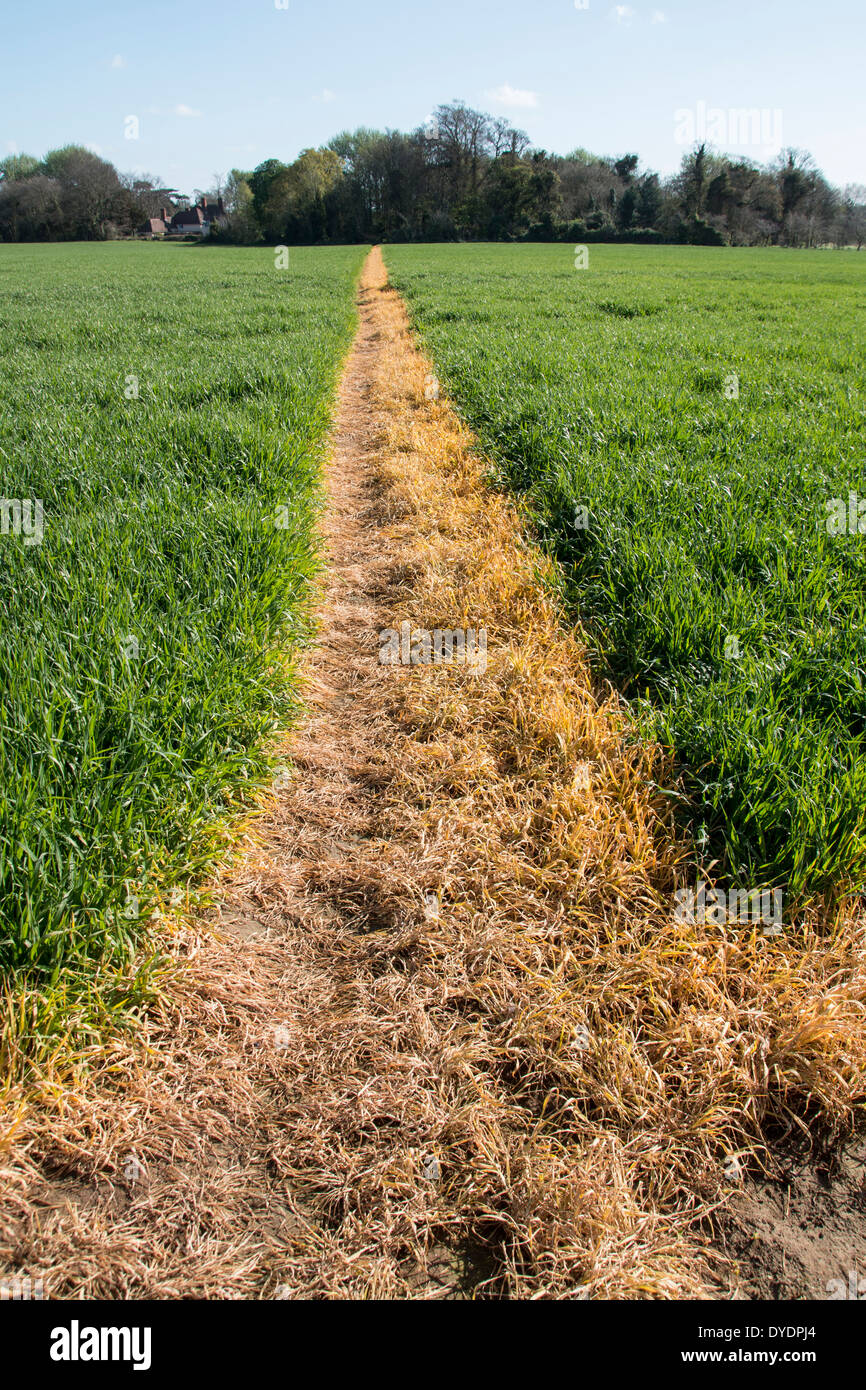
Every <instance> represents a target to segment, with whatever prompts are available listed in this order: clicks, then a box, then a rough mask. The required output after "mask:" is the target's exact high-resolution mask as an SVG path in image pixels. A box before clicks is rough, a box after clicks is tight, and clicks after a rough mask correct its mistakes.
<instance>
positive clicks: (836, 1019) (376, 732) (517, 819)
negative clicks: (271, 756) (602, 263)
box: [0, 252, 866, 1298]
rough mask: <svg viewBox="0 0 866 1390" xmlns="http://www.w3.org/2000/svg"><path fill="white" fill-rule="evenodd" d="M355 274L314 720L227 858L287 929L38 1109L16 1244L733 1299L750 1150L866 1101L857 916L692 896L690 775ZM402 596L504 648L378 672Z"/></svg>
mask: <svg viewBox="0 0 866 1390" xmlns="http://www.w3.org/2000/svg"><path fill="white" fill-rule="evenodd" d="M361 302H362V314H363V322H362V331H361V335H360V339H359V343H358V347H357V350H356V353H355V355H354V357H353V359H352V362H351V363H350V366H349V369H348V372H347V376H346V379H345V382H344V389H343V395H342V401H341V407H340V417H339V432H338V435H337V447H336V453H335V460H334V464H333V466H332V471H331V480H330V487H331V495H332V506H331V510H330V513H329V516H328V518H327V521H326V526H327V535H328V541H329V546H330V550H331V555H332V569H331V572H330V577H329V580H328V589H327V592H326V594H325V595H324V597H323V606H322V625H323V626H322V646H321V649H320V651H319V652H318V654H317V655H316V656H315V658H314V659H313V662H312V664H311V667H310V700H311V706H312V715H311V719H310V721H309V723H308V725H307V726H306V727H305V728H304V729H303V730H301V731H300V732H299V734H298V735H297V737H296V739H295V741H294V745H293V749H292V757H293V759H294V763H295V767H296V773H295V777H294V780H293V782H292V785H291V786H290V788H289V790H288V792H287V793H286V795H285V796H284V797H283V798H282V800H281V802H280V805H279V806H278V807H276V808H271V810H270V811H269V812H268V813H267V815H266V816H265V817H264V818H263V819H261V820H260V821H259V823H258V824H257V826H256V832H255V838H254V839H251V840H250V842H249V844H248V846H247V852H246V854H245V857H244V859H243V861H242V862H241V864H240V866H239V867H237V868H236V869H235V870H234V871H233V872H232V874H231V875H228V876H227V877H226V880H225V882H224V885H223V887H222V893H223V898H224V918H226V917H227V916H228V910H229V909H231V912H232V914H233V917H232V921H233V922H234V928H233V929H237V928H238V926H240V927H242V928H244V929H245V931H246V930H247V929H249V931H253V930H254V928H255V924H261V927H262V931H261V933H260V934H259V935H252V936H249V935H248V934H247V935H246V936H244V938H243V939H240V938H239V937H238V936H237V934H235V935H234V936H231V937H229V938H228V939H225V938H224V939H223V940H213V939H211V938H208V937H206V936H204V937H199V938H192V937H190V938H184V939H183V940H182V941H181V942H179V943H178V950H179V956H180V957H182V960H183V968H182V969H181V970H179V972H178V976H177V978H176V980H175V982H174V984H173V986H172V988H171V989H170V990H169V992H168V993H167V995H166V998H165V1000H164V1001H163V1002H162V1004H161V1005H160V1007H159V1008H158V1009H156V1010H155V1011H154V1012H153V1014H152V1017H151V1020H150V1024H149V1037H148V1041H149V1047H150V1052H149V1054H147V1053H144V1052H142V1051H140V1050H139V1051H135V1052H133V1051H132V1050H131V1049H129V1050H127V1053H126V1054H125V1055H124V1056H120V1055H118V1057H116V1058H115V1059H114V1063H113V1065H114V1070H113V1071H112V1072H109V1071H108V1068H107V1067H106V1068H104V1069H103V1071H102V1073H101V1075H99V1076H97V1077H96V1078H95V1079H94V1081H93V1083H92V1084H91V1085H90V1086H89V1087H88V1088H87V1089H86V1090H85V1091H81V1092H76V1093H73V1094H69V1095H66V1096H65V1097H64V1098H63V1106H62V1110H61V1112H60V1117H59V1118H58V1117H57V1114H56V1113H55V1114H54V1115H53V1116H52V1115H51V1114H49V1112H48V1111H47V1110H46V1111H42V1112H40V1113H35V1112H34V1113H31V1114H29V1115H28V1116H26V1117H25V1119H24V1120H23V1122H22V1124H21V1126H20V1128H19V1130H18V1132H17V1133H16V1135H15V1137H14V1138H10V1139H9V1142H8V1145H7V1149H8V1155H9V1157H8V1163H7V1172H6V1176H7V1181H8V1183H9V1188H8V1194H7V1202H6V1204H5V1216H4V1223H3V1227H2V1233H0V1236H2V1239H0V1249H5V1252H6V1254H5V1259H6V1263H7V1266H8V1267H9V1268H10V1269H11V1268H13V1267H14V1268H20V1269H22V1270H27V1271H28V1272H30V1273H38V1272H43V1273H45V1274H46V1278H47V1279H48V1280H49V1282H50V1283H51V1285H52V1291H56V1292H58V1293H61V1294H63V1293H67V1294H68V1293H71V1292H80V1293H84V1294H85V1295H86V1296H103V1297H124V1296H127V1297H128V1296H135V1297H140V1296H147V1295H150V1296H157V1297H172V1296H177V1294H178V1292H180V1293H185V1294H186V1295H187V1296H189V1295H192V1296H197V1295H200V1296H211V1297H213V1296H234V1297H258V1296H272V1295H273V1293H274V1290H275V1288H276V1287H277V1286H282V1287H283V1290H284V1292H285V1294H286V1295H287V1296H290V1297H296V1296H320V1297H341V1296H346V1297H370V1296H384V1297H407V1296H417V1297H426V1298H432V1297H440V1296H454V1295H457V1294H459V1293H460V1292H467V1291H470V1292H474V1293H476V1294H482V1295H483V1294H487V1295H492V1296H497V1295H498V1296H503V1295H505V1296H512V1297H514V1296H527V1297H569V1296H571V1297H574V1296H576V1295H579V1296H589V1297H612V1298H671V1297H675V1298H684V1297H707V1296H713V1295H718V1294H719V1293H720V1292H723V1291H724V1290H725V1289H726V1287H727V1278H728V1276H727V1272H726V1270H725V1267H724V1265H723V1262H721V1261H720V1260H719V1259H718V1258H716V1257H715V1256H714V1255H713V1252H712V1249H711V1248H710V1247H709V1246H708V1245H707V1242H706V1238H705V1236H704V1234H703V1233H702V1231H703V1228H702V1225H701V1221H700V1218H701V1215H702V1213H706V1212H707V1211H708V1210H709V1209H711V1208H712V1207H713V1205H714V1204H717V1203H718V1202H720V1201H721V1200H723V1198H724V1196H725V1193H726V1192H728V1191H729V1190H730V1188H731V1183H730V1181H729V1180H728V1178H726V1176H725V1173H724V1164H725V1160H726V1158H727V1157H728V1156H730V1155H732V1154H737V1155H739V1156H741V1157H747V1158H748V1157H750V1156H751V1157H753V1158H754V1159H755V1160H756V1161H760V1159H761V1155H762V1153H763V1152H764V1146H765V1145H766V1144H767V1143H768V1136H770V1135H776V1134H778V1133H780V1132H782V1131H784V1130H785V1129H786V1128H792V1127H793V1128H794V1129H796V1130H798V1131H802V1132H806V1133H809V1134H813V1135H821V1136H822V1137H825V1138H831V1137H833V1136H838V1135H841V1134H844V1133H845V1132H847V1130H848V1129H849V1128H850V1127H851V1125H852V1123H853V1119H854V1115H855V1110H856V1107H857V1106H858V1105H859V1104H860V1103H862V1098H863V1081H862V1078H863V1063H864V1029H863V1018H864V1003H866V970H864V931H863V921H862V919H861V918H860V917H858V916H856V915H854V914H853V912H850V911H849V913H848V915H847V916H841V915H840V916H839V917H838V919H837V920H835V921H833V922H821V921H818V920H817V919H815V920H810V921H806V922H802V923H800V924H798V925H797V927H796V928H792V929H788V930H786V934H785V936H784V937H783V938H780V939H768V938H766V937H762V936H760V935H759V934H756V933H755V932H752V931H750V930H747V929H745V928H742V927H715V926H699V925H695V926H688V925H685V924H682V923H679V922H677V921H675V919H674V916H673V913H672V909H671V894H672V889H673V887H674V884H675V882H676V880H677V874H678V873H679V872H680V871H681V869H682V866H683V864H684V861H685V858H686V855H687V851H688V846H687V845H685V844H684V843H683V842H682V841H681V840H680V839H679V838H678V836H677V834H676V833H675V830H674V827H673V826H672V824H671V822H670V817H669V811H668V807H669V805H670V802H669V800H668V799H666V798H665V797H664V796H663V795H661V794H660V793H659V791H658V790H657V788H658V787H659V786H664V785H665V784H668V785H670V783H671V781H672V778H673V771H672V769H671V768H670V766H667V765H666V764H665V762H664V759H663V758H662V757H661V755H660V753H659V752H658V750H654V749H651V748H646V747H643V746H640V745H636V744H634V743H633V742H631V741H630V739H629V729H628V725H627V722H626V719H625V716H624V713H623V710H622V708H621V706H620V704H619V702H618V700H617V699H616V698H615V696H614V695H613V694H612V693H611V694H607V695H604V694H601V693H599V691H598V689H597V687H596V685H595V684H594V681H593V678H592V676H591V673H590V671H589V668H588V666H587V661H586V653H585V650H584V648H583V647H582V645H581V644H580V642H579V640H578V638H577V637H576V636H575V635H574V634H572V633H570V632H569V631H568V630H567V628H566V627H565V626H564V625H563V624H562V622H561V620H560V614H559V613H558V612H557V608H556V603H555V600H554V598H553V587H552V585H551V584H550V583H549V575H548V574H547V573H546V570H545V566H544V563H543V562H542V561H541V560H540V558H539V556H538V554H537V553H536V552H535V551H533V550H532V549H531V548H530V547H529V546H528V545H527V544H526V543H525V542H524V540H523V538H522V534H521V527H520V523H519V518H518V516H517V514H516V512H515V510H514V508H513V506H512V505H511V504H510V503H509V502H508V501H507V500H505V499H503V498H502V497H499V496H497V495H494V494H491V493H490V492H489V491H488V490H487V489H486V488H485V486H484V481H483V478H484V467H483V463H482V461H481V460H480V459H479V458H478V457H477V456H476V455H475V453H474V452H473V448H472V441H471V439H470V438H469V437H468V436H467V434H466V433H465V431H464V430H463V429H462V428H461V426H460V424H459V422H458V421H457V419H456V417H455V416H454V414H453V412H452V411H451V409H450V408H449V406H448V405H447V403H445V402H440V401H428V400H426V399H425V381H426V378H427V376H428V374H429V373H430V365H429V363H428V362H426V361H425V360H424V358H423V357H422V356H421V355H420V354H419V353H418V352H417V351H416V350H415V348H414V345H413V343H412V340H411V336H410V334H409V332H408V328H407V323H406V318H405V312H404V309H403V305H402V303H401V301H400V300H399V298H398V297H397V296H396V295H395V294H394V293H393V292H391V291H390V290H388V289H386V288H384V269H383V266H382V262H381V258H380V256H379V254H378V252H374V253H373V254H372V255H371V258H370V260H369V262H368V265H367V269H366V272H365V281H364V286H363V289H362V293H361ZM404 619H407V620H409V621H410V622H411V623H412V624H413V625H417V626H419V627H422V628H425V629H428V630H431V629H434V628H436V627H445V628H455V627H461V626H463V627H479V626H484V627H486V629H487V634H488V664H487V669H486V672H485V673H483V674H473V673H472V672H470V671H468V670H467V669H465V668H462V667H459V666H413V667H381V666H379V665H378V662H377V650H378V642H377V639H376V633H377V632H378V631H379V630H380V629H381V628H385V627H397V626H398V625H399V623H400V622H401V621H402V620H404ZM265 929H267V932H268V935H267V937H265V935H264V932H265ZM276 1029H280V1030H282V1031H279V1032H275V1030H276ZM130 1152H135V1153H136V1154H137V1155H138V1156H139V1157H140V1158H141V1159H142V1160H143V1161H144V1163H145V1164H146V1167H147V1172H148V1177H147V1180H146V1182H144V1183H142V1184H137V1185H135V1186H134V1187H133V1188H131V1189H130V1187H129V1185H127V1186H126V1187H125V1186H124V1184H123V1181H122V1177H121V1176H120V1173H121V1170H122V1158H123V1155H125V1154H128V1153H130ZM100 1185H101V1186H100ZM100 1193H102V1195H100ZM91 1216H92V1219H91Z"/></svg>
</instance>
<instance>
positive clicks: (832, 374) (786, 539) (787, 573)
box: [386, 245, 866, 901]
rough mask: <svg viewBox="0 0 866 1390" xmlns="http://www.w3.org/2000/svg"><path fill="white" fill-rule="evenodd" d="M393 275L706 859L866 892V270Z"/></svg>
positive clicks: (741, 256)
mask: <svg viewBox="0 0 866 1390" xmlns="http://www.w3.org/2000/svg"><path fill="white" fill-rule="evenodd" d="M386 260H387V263H388V267H389V270H390V272H391V275H392V280H393V282H394V284H395V285H396V287H397V288H398V289H399V290H401V291H402V292H403V293H404V295H405V296H406V298H407V300H408V302H409V306H410V310H411V314H412V317H413V320H414V323H415V325H416V326H417V328H418V329H419V331H420V335H421V339H422V342H423V344H424V345H425V347H426V348H427V349H428V351H429V352H430V353H431V355H432V357H433V359H434V361H435V363H436V370H437V373H438V374H439V376H440V380H441V382H442V385H443V388H445V389H446V390H447V392H448V393H449V395H450V396H451V398H452V399H453V400H454V401H455V402H456V404H457V406H458V408H459V410H460V412H461V413H462V415H463V417H464V418H465V419H466V421H467V422H468V423H469V425H470V426H471V427H472V428H473V429H474V430H475V431H476V432H477V434H478V436H479V439H480V441H481V445H482V447H483V448H484V450H485V451H486V452H487V454H488V455H489V457H490V458H491V460H492V461H493V464H494V466H495V476H496V479H497V481H499V482H500V483H502V484H504V485H506V486H508V487H510V488H512V489H514V490H515V492H516V493H518V494H519V495H520V497H521V498H522V499H523V501H524V503H525V505H526V507H527V509H528V511H529V513H530V515H531V518H532V523H533V526H534V530H535V533H536V535H537V536H538V537H540V539H541V540H542V541H543V543H544V544H545V545H546V546H547V547H548V548H549V550H550V551H551V552H552V553H553V554H554V555H555V556H556V558H557V560H558V561H559V562H560V565H561V567H562V574H563V581H564V586H565V590H566V594H567V598H568V601H569V603H570V607H571V611H572V613H573V615H574V617H575V619H577V620H579V621H580V623H581V624H582V626H583V628H584V630H585V631H586V633H587V635H588V637H589V639H590V641H591V643H592V644H593V646H594V648H595V651H596V653H597V658H598V661H599V666H600V669H602V670H603V671H604V672H605V673H606V674H607V675H608V676H609V677H610V678H612V680H613V681H614V683H615V684H616V686H617V687H618V688H619V689H620V690H621V691H622V692H623V693H624V694H625V695H626V696H627V697H628V699H629V700H630V702H631V707H632V710H633V712H634V715H635V717H636V720H637V722H638V725H639V727H640V728H641V729H642V731H643V732H644V733H645V734H647V735H649V736H650V737H654V738H657V739H659V740H660V741H661V742H662V743H663V744H665V745H666V746H667V747H669V748H671V749H673V750H674V752H675V754H676V756H677V759H678V760H679V763H680V764H681V766H682V768H683V772H684V779H685V785H686V787H687V791H688V795H689V806H688V814H689V817H690V820H691V824H692V828H693V832H694V834H695V837H696V843H697V846H698V849H699V851H700V852H701V853H702V854H703V855H704V857H705V862H710V861H713V860H714V861H715V862H716V864H717V870H716V872H717V873H718V874H722V875H727V877H728V879H729V881H731V882H733V883H735V884H736V885H738V886H742V887H758V886H764V885H771V884H772V885H780V886H784V888H785V890H786V892H787V894H788V896H789V899H791V900H792V901H796V900H797V899H802V898H804V897H806V896H809V895H813V894H818V893H822V892H824V891H826V890H831V889H832V890H836V891H838V890H839V889H840V888H861V887H862V886H863V884H864V881H866V745H864V715H866V696H864V675H866V534H863V532H866V503H864V499H866V429H864V426H866V352H864V348H866V312H864V311H866V257H862V256H858V255H857V254H855V253H843V254H839V255H828V254H825V253H815V252H802V251H780V250H739V249H728V248H721V249H715V248H712V249H711V248H702V247H685V248H675V247H652V248H643V247H631V246H629V247H612V246H591V247H590V248H588V265H586V267H585V268H581V269H578V268H576V267H575V260H576V257H575V253H574V248H572V247H565V246H527V245H512V246H508V245H484V246H459V245H442V246H435V247H431V246H394V247H388V248H386ZM861 503H864V504H863V505H861ZM842 518H844V520H843V519H842ZM861 524H862V531H861V530H860V525H861Z"/></svg>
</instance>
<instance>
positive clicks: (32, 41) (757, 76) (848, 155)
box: [0, 0, 866, 193]
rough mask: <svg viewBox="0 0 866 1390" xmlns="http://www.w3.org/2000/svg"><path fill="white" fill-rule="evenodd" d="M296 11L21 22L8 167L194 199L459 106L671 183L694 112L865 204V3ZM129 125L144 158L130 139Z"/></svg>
mask: <svg viewBox="0 0 866 1390" xmlns="http://www.w3.org/2000/svg"><path fill="white" fill-rule="evenodd" d="M282 3H283V0H142V2H141V3H138V4H136V3H129V0H127V3H125V4H124V3H118V2H117V0H111V3H109V0H74V3H72V4H70V3H68V0H41V2H40V3H39V4H33V3H30V4H24V5H15V6H14V7H13V6H10V7H8V8H7V12H6V16H5V18H4V21H3V28H2V59H3V77H2V91H0V154H4V153H7V152H9V151H24V150H26V151H28V152H29V153H32V154H36V155H41V154H43V153H44V152H45V151H46V150H47V149H50V148H52V147H55V146H58V145H63V144H67V143H70V142H75V143H80V144H87V145H90V146H91V147H93V148H94V149H96V150H98V151H99V152H100V153H101V154H104V155H105V157H106V158H108V159H111V160H112V161H113V162H114V163H115V164H116V165H117V166H118V168H120V169H121V170H135V171H137V172H143V171H147V172H150V173H153V174H158V175H161V176H162V177H163V178H165V179H166V180H167V182H168V183H169V184H170V185H172V186H174V187H177V188H179V189H181V190H182V191H184V192H187V193H190V192H191V191H192V190H193V189H194V188H203V187H209V186H210V185H211V184H212V182H213V177H214V175H215V174H218V173H221V174H224V173H226V172H227V171H228V170H229V169H230V168H232V167H233V166H238V167H241V168H252V167H254V166H255V165H256V164H257V163H259V162H260V161H261V160H262V159H265V158H267V157H268V156H269V155H276V156H278V157H279V158H282V159H286V160H289V159H292V158H294V156H295V155H297V153H298V152H299V151H300V150H301V149H303V148H305V147H306V146H309V145H317V144H322V143H324V142H325V141H326V140H328V139H329V138H330V136H331V135H333V134H335V133H336V132H337V131H338V130H342V129H345V128H350V129H352V128H354V127H355V126H358V125H369V126H375V127H380V128H384V127H386V126H390V127H391V128H398V129H406V130H409V129H412V128H414V127H415V126H417V125H420V124H421V123H422V122H423V121H424V120H425V118H426V117H427V116H428V115H429V113H430V112H431V110H432V109H433V107H434V106H435V105H436V104H437V103H439V102H443V101H450V100H451V99H453V98H457V97H460V98H463V99H464V100H465V101H467V102H468V103H469V104H470V105H472V106H478V107H481V108H483V109H485V110H489V111H491V112H493V113H494V114H498V115H504V116H507V117H508V118H509V119H511V120H512V121H513V122H514V123H515V124H516V125H519V126H521V127H522V128H523V129H525V130H526V131H528V133H529V135H530V137H531V139H532V141H533V143H534V144H536V145H540V146H543V147H545V148H547V149H551V150H556V151H557V152H560V153H565V152H567V151H568V150H569V149H572V148H574V147H575V146H578V145H583V146H585V147H587V148H589V149H592V150H593V151H595V152H597V153H601V154H622V153H625V152H627V151H635V152H637V153H639V154H640V155H641V158H642V161H643V163H644V164H645V165H647V166H649V167H651V168H655V169H659V170H660V171H662V172H663V173H668V172H672V171H673V170H674V169H676V168H677V167H678V165H679V161H680V158H681V156H682V153H683V143H682V141H683V139H684V132H687V131H688V129H689V126H688V121H686V122H685V124H684V122H683V117H682V114H681V115H680V118H679V126H678V125H677V122H676V120H675V112H677V111H679V112H680V113H683V112H688V113H691V114H692V120H693V124H694V129H695V132H696V133H697V132H698V131H699V130H700V107H699V104H700V103H703V106H704V112H705V117H704V119H705V129H707V122H708V121H711V120H713V119H715V121H716V126H715V129H716V130H717V131H718V130H719V129H720V128H721V130H722V131H723V132H724V135H725V137H726V138H724V140H723V141H721V142H719V141H717V143H722V144H724V145H726V146H728V147H730V148H731V149H732V150H734V151H736V152H741V153H744V154H749V155H751V156H752V157H754V158H759V159H764V158H768V157H770V156H771V155H772V154H773V153H774V150H775V146H776V144H777V143H778V142H777V140H776V138H775V137H776V135H777V133H778V131H779V125H778V122H779V120H781V136H782V140H781V143H782V144H784V145H795V146H798V147H800V148H805V149H808V150H810V151H811V152H812V154H813V155H814V156H815V158H816V160H817V162H818V164H819V165H820V166H821V167H822V168H823V169H824V172H825V173H826V174H827V175H828V177H829V178H830V179H831V180H832V181H833V182H836V183H845V182H860V183H866V101H864V90H866V83H864V80H863V58H864V53H866V5H864V0H823V3H821V4H816V3H814V0H718V2H714V0H658V3H652V4H645V3H643V0H634V3H633V4H631V5H613V4H607V3H602V0H588V5H587V6H586V7H584V8H579V5H581V4H582V3H583V0H578V3H577V4H575V0H523V3H520V0H436V3H434V4H423V3H422V4H413V3H411V0H366V3H357V2H353V3H349V2H348V0H287V8H278V7H277V6H278V5H282ZM732 108H734V109H736V108H749V109H758V110H760V111H762V112H763V113H764V124H765V129H764V130H762V131H761V132H760V135H758V134H757V133H756V135H755V137H754V138H755V144H754V145H751V144H742V143H741V141H740V137H741V136H742V135H743V132H742V131H738V130H737V128H736V124H735V123H734V122H732V121H731V120H730V119H728V118H727V117H726V120H727V123H725V121H724V120H723V121H722V125H721V127H719V125H718V121H719V113H727V112H729V111H730V110H731V109H732ZM713 111H715V113H716V115H715V117H713V114H712V113H713ZM776 113H780V116H778V115H776ZM128 116H135V117H137V119H138V139H127V138H125V136H124V129H125V127H124V122H125V120H126V118H127V117H128ZM130 128H133V127H130ZM678 130H679V139H680V143H678V141H677V131H678ZM748 138H749V139H751V138H752V137H751V135H749V136H748ZM762 139H766V140H767V141H768V143H767V144H766V145H764V144H761V143H760V141H761V140H762Z"/></svg>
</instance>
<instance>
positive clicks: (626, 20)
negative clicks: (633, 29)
mask: <svg viewBox="0 0 866 1390" xmlns="http://www.w3.org/2000/svg"><path fill="white" fill-rule="evenodd" d="M611 14H612V16H613V18H614V19H615V20H616V22H617V24H631V22H632V20H633V19H634V16H635V12H634V10H633V9H632V7H631V5H614V7H613V9H612V10H611Z"/></svg>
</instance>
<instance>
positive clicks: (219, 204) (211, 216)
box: [168, 196, 226, 237]
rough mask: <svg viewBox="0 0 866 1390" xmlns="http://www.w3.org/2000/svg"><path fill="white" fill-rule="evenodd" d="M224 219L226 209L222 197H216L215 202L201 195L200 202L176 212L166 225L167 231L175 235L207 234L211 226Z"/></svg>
mask: <svg viewBox="0 0 866 1390" xmlns="http://www.w3.org/2000/svg"><path fill="white" fill-rule="evenodd" d="M225 221H226V210H225V205H224V203H223V200H222V198H218V199H217V201H216V202H215V203H209V202H208V201H207V199H206V198H205V197H204V196H202V200H201V202H200V203H196V205H195V207H192V208H186V209H185V211H183V212H176V213H175V214H174V217H173V218H172V219H171V222H170V223H169V226H168V231H169V233H172V232H173V233H175V234H176V235H182V234H186V235H187V236H188V235H189V234H190V233H192V234H193V235H195V234H196V233H197V234H198V235H199V236H203V237H205V236H209V235H210V231H211V228H212V227H214V226H218V225H220V224H222V223H224V222H225Z"/></svg>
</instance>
